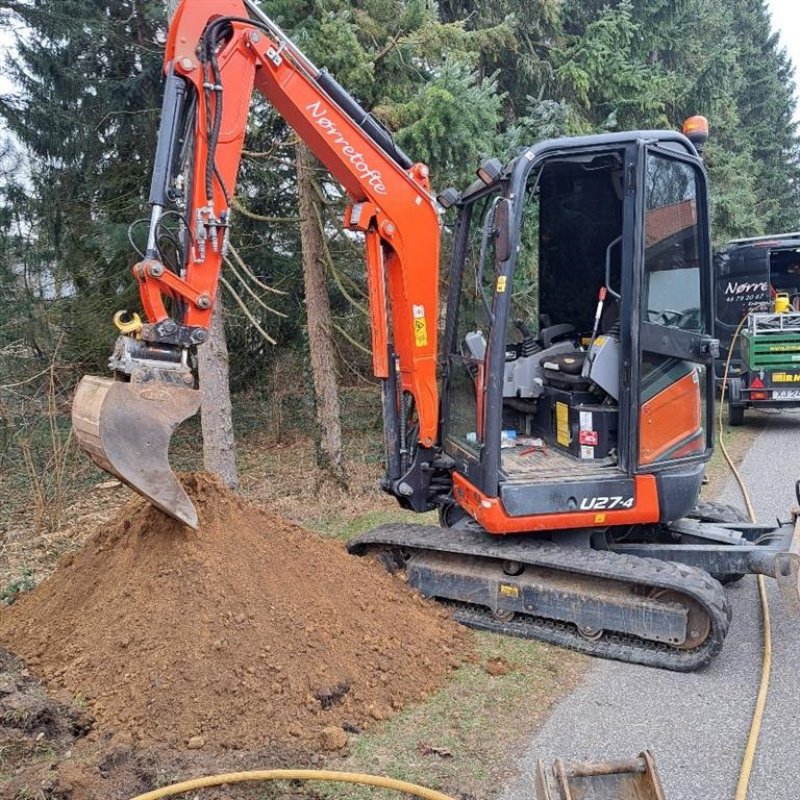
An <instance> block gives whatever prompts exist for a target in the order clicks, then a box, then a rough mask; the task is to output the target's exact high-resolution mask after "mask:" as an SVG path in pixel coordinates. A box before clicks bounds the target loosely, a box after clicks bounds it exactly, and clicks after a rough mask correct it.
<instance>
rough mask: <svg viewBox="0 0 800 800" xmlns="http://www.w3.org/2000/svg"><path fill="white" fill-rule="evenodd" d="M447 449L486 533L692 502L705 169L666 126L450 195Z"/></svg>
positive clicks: (549, 146)
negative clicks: (453, 232)
mask: <svg viewBox="0 0 800 800" xmlns="http://www.w3.org/2000/svg"><path fill="white" fill-rule="evenodd" d="M454 251H455V258H454V262H453V265H452V268H451V287H450V294H449V299H448V326H447V332H446V339H445V342H444V347H445V352H446V353H447V370H446V375H447V377H446V381H445V386H444V391H443V431H444V434H443V447H444V450H445V452H447V453H448V455H450V456H451V458H452V459H453V460H454V462H455V468H454V497H455V499H456V501H457V502H458V503H459V505H461V506H462V507H464V508H466V509H467V510H468V511H469V513H470V514H471V515H472V516H473V517H474V518H475V519H477V520H478V521H479V522H480V524H481V525H482V526H483V527H485V528H486V530H488V531H490V532H493V533H514V532H522V531H532V530H549V531H552V530H559V529H570V528H586V527H592V526H596V525H597V524H599V523H603V524H605V525H614V524H624V523H631V522H635V523H654V522H659V521H667V520H674V519H678V518H680V517H682V516H684V515H685V514H687V513H688V512H689V511H691V509H692V507H693V506H694V503H695V501H696V499H697V496H698V494H699V489H700V484H701V481H702V478H703V473H704V468H705V463H706V461H707V460H708V458H709V455H710V453H711V426H710V424H709V420H711V419H712V406H711V403H712V402H713V391H712V390H713V375H712V374H711V372H710V371H709V365H710V364H711V361H712V358H713V355H714V353H715V351H716V347H715V340H714V339H713V338H712V336H711V322H712V317H713V314H712V313H711V302H712V301H711V283H710V275H711V272H710V241H709V222H708V203H707V187H706V177H705V172H704V169H703V166H702V162H701V161H700V159H699V157H698V156H697V154H696V152H695V151H694V148H693V147H692V145H691V144H689V142H688V141H687V140H686V139H685V138H683V137H682V136H681V135H680V134H677V133H676V134H671V133H669V132H664V131H660V132H652V131H650V132H638V133H626V134H612V135H604V136H598V137H586V138H581V139H563V140H558V141H551V142H545V143H542V144H540V145H536V146H534V147H531V148H529V149H528V150H526V151H525V152H524V153H522V154H521V155H520V156H518V157H517V158H516V159H515V160H514V161H513V162H512V163H511V164H510V165H509V166H508V167H507V168H506V169H505V170H503V171H501V172H500V173H499V174H498V175H497V177H496V178H495V179H494V180H491V181H488V182H486V183H483V182H481V184H480V185H478V184H475V185H473V187H471V191H468V192H466V193H465V194H464V195H463V196H462V198H461V205H460V213H459V222H458V233H457V239H456V243H455V248H454Z"/></svg>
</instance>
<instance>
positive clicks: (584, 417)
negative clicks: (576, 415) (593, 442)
mask: <svg viewBox="0 0 800 800" xmlns="http://www.w3.org/2000/svg"><path fill="white" fill-rule="evenodd" d="M580 426H581V430H582V431H590V430H591V429H592V412H591V411H581V413H580Z"/></svg>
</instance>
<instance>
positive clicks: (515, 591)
mask: <svg viewBox="0 0 800 800" xmlns="http://www.w3.org/2000/svg"><path fill="white" fill-rule="evenodd" d="M499 591H500V594H502V595H505V596H506V597H519V587H517V586H512V585H511V584H510V583H501V584H500V586H499Z"/></svg>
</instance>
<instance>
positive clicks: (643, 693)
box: [500, 412, 800, 800]
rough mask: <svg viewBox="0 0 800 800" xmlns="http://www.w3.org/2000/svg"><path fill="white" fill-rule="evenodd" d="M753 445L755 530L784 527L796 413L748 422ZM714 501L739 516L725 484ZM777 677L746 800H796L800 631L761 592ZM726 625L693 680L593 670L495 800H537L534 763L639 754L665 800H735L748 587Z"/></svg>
mask: <svg viewBox="0 0 800 800" xmlns="http://www.w3.org/2000/svg"><path fill="white" fill-rule="evenodd" d="M748 425H752V426H753V428H755V429H756V430H757V431H758V435H757V437H756V439H755V441H754V443H753V445H752V447H751V448H750V450H749V452H748V453H747V455H746V456H745V458H744V460H743V462H742V464H741V466H740V469H741V471H742V474H743V475H744V478H745V481H746V482H747V484H748V486H749V487H750V492H751V495H752V498H753V503H754V505H755V507H756V513H757V514H758V517H759V519H764V520H769V519H774V518H775V516H776V515H779V516H781V517H782V518H784V519H785V518H786V517H787V516H788V509H789V508H790V507H791V506H792V505H793V504H795V503H796V502H797V501H796V499H795V494H794V485H795V481H796V480H797V479H798V478H800V470H799V469H798V466H800V464H799V463H798V459H797V453H798V450H799V449H800V413H796V412H785V413H782V414H769V415H767V414H753V415H752V416H750V417H748ZM719 499H720V500H724V501H725V502H730V503H735V504H737V505H742V501H741V499H740V495H739V493H738V489H737V488H736V486H735V484H734V482H733V480H732V479H730V480H729V481H727V483H725V485H724V487H723V490H722V492H721V495H720V496H719ZM768 586H769V596H770V608H771V612H772V635H773V675H772V682H771V689H770V695H769V700H768V703H767V709H766V714H765V718H764V723H763V728H762V733H761V739H760V742H759V747H758V752H757V756H756V761H755V765H754V769H753V774H752V778H751V782H750V792H749V795H748V797H749V800H797V797H798V796H800V795H799V792H800V789H798V782H797V764H798V763H800V737H798V736H797V695H796V688H795V684H796V681H797V675H798V671H799V670H800V623H798V622H796V621H794V620H792V619H790V618H788V617H786V616H785V615H784V614H783V609H782V606H781V602H780V597H779V594H778V591H777V587H775V586H774V585H773V582H772V581H768ZM728 591H729V593H730V599H731V602H732V604H733V611H734V619H733V623H732V625H731V629H730V632H729V634H728V637H727V639H726V642H725V647H724V650H723V652H722V653H721V655H720V656H719V657H718V658H717V659H716V660H715V661H714V662H713V663H712V664H711V665H710V666H709V667H708V668H707V669H705V670H704V671H702V672H699V673H693V674H689V675H681V674H677V673H671V672H664V671H659V670H655V669H651V668H648V667H640V666H636V665H629V664H619V663H615V662H610V661H599V660H598V661H597V662H596V663H595V664H594V665H593V666H592V667H591V668H590V669H589V671H588V673H587V676H586V678H585V680H584V681H583V683H582V684H581V685H580V686H579V687H578V689H577V690H576V691H575V692H573V693H572V694H571V695H569V696H568V697H567V698H565V699H564V700H563V701H562V702H561V703H560V704H559V705H558V706H557V707H556V710H555V711H554V713H553V714H552V715H551V716H550V718H549V719H548V721H547V722H546V723H545V725H544V726H543V727H542V728H541V729H540V730H539V732H538V733H537V734H536V735H535V736H534V737H533V738H532V739H531V740H530V742H529V744H528V746H527V747H526V749H525V751H524V753H523V755H522V756H521V758H520V760H519V762H518V764H517V767H518V771H519V772H518V775H517V777H515V778H514V779H513V780H511V781H510V782H509V783H507V784H506V786H505V787H504V788H503V790H502V792H501V794H500V797H501V800H522V799H523V798H525V799H526V800H529V799H530V798H531V797H535V789H534V784H533V780H534V774H535V768H536V762H537V760H538V759H540V758H541V759H544V761H545V762H550V761H552V760H553V759H554V758H567V759H570V758H575V759H584V758H585V759H611V758H621V757H628V756H633V755H635V754H637V753H639V752H640V751H642V750H644V749H650V750H652V751H653V752H654V753H655V756H656V761H657V764H658V768H659V774H660V775H661V779H662V783H663V784H664V791H665V793H666V796H667V798H668V800H697V798H700V797H703V798H708V799H709V800H716V798H719V799H720V800H722V798H729V797H733V794H734V791H735V787H736V781H737V779H738V773H739V767H740V761H741V756H742V752H743V750H744V746H745V741H746V738H747V732H748V728H749V725H750V719H751V715H752V709H753V704H754V702H755V697H756V692H757V688H758V680H759V674H760V666H761V641H762V627H761V618H760V610H759V604H758V593H757V587H756V581H755V579H754V578H746V579H744V580H742V581H740V582H739V583H737V584H734V585H733V586H731V587H729V589H728Z"/></svg>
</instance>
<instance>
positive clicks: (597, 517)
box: [594, 514, 606, 525]
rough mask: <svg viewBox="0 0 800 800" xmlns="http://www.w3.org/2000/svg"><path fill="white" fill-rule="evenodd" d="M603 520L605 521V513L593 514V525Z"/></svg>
mask: <svg viewBox="0 0 800 800" xmlns="http://www.w3.org/2000/svg"><path fill="white" fill-rule="evenodd" d="M605 521H606V515H605V514H595V515H594V522H595V525H599V524H600V523H601V522H605Z"/></svg>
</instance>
